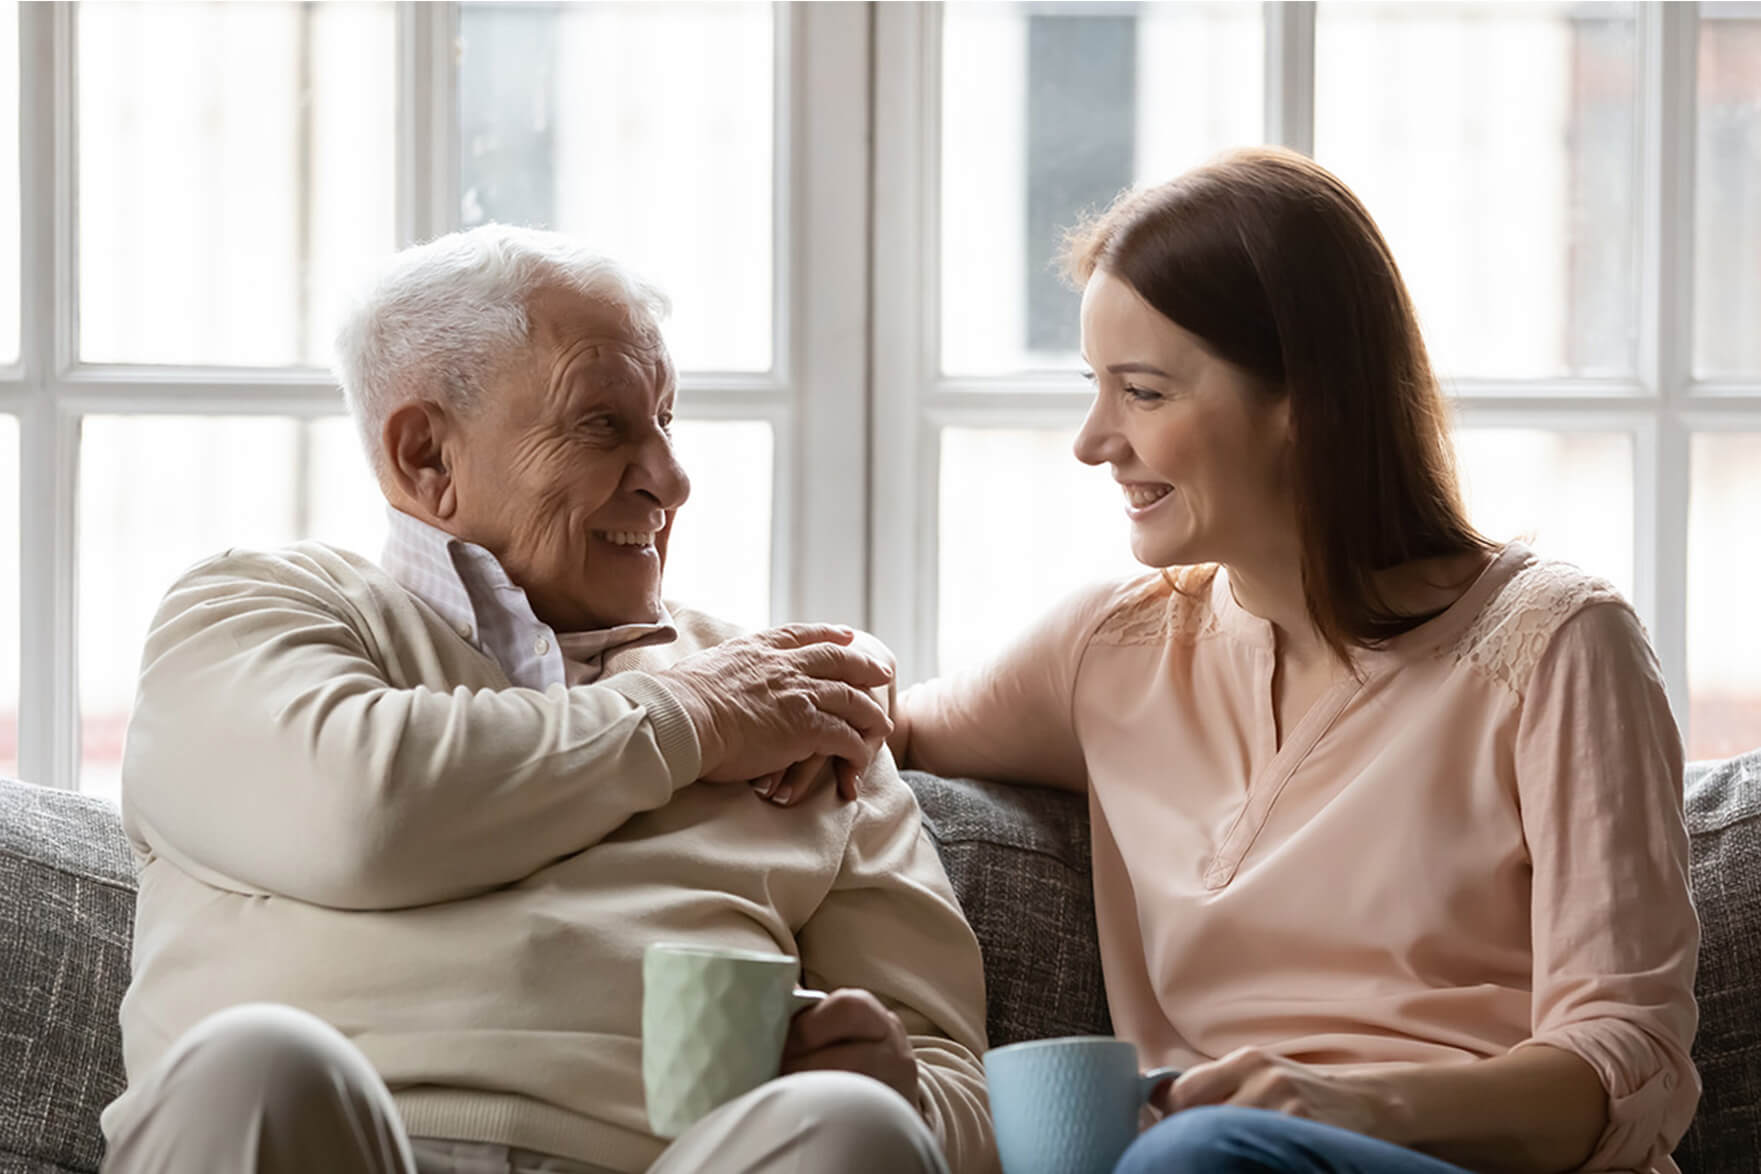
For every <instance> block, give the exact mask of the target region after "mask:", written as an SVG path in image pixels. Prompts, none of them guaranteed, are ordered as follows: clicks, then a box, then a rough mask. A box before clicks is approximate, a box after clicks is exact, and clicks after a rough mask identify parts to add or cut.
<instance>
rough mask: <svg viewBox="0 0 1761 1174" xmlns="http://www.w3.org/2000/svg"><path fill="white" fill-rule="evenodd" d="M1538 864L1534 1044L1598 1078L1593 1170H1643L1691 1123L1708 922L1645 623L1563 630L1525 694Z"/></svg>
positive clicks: (1521, 786) (1677, 743)
mask: <svg viewBox="0 0 1761 1174" xmlns="http://www.w3.org/2000/svg"><path fill="white" fill-rule="evenodd" d="M1516 775H1517V787H1518V792H1519V801H1520V803H1521V806H1522V820H1523V832H1524V837H1525V839H1526V840H1527V843H1528V849H1529V858H1530V862H1531V865H1532V868H1533V881H1532V887H1533V896H1532V899H1531V909H1530V924H1531V934H1532V936H1533V942H1534V947H1533V948H1534V967H1535V969H1534V995H1533V1007H1534V1012H1533V1016H1534V1018H1533V1024H1534V1026H1533V1028H1532V1035H1531V1037H1530V1039H1529V1040H1527V1041H1525V1044H1523V1045H1519V1047H1525V1046H1528V1045H1536V1044H1544V1045H1547V1046H1549V1047H1553V1048H1557V1049H1560V1050H1562V1051H1566V1052H1570V1053H1572V1054H1573V1055H1575V1056H1577V1057H1578V1058H1579V1059H1581V1060H1582V1061H1583V1062H1584V1063H1586V1064H1587V1065H1588V1066H1589V1067H1590V1068H1591V1069H1593V1070H1594V1071H1595V1073H1596V1075H1597V1076H1598V1078H1599V1079H1600V1080H1601V1083H1602V1086H1603V1089H1604V1091H1605V1093H1606V1096H1607V1098H1608V1121H1607V1124H1606V1127H1605V1129H1604V1130H1603V1133H1602V1135H1601V1137H1600V1138H1599V1139H1598V1140H1597V1143H1596V1147H1595V1152H1594V1154H1592V1155H1591V1157H1590V1160H1589V1165H1590V1168H1591V1169H1643V1168H1645V1167H1646V1166H1647V1165H1648V1164H1650V1163H1651V1162H1654V1161H1655V1160H1657V1159H1658V1158H1660V1157H1663V1156H1664V1155H1666V1154H1668V1153H1669V1152H1670V1151H1671V1150H1672V1149H1674V1147H1675V1145H1676V1143H1677V1142H1679V1141H1680V1140H1681V1138H1682V1135H1683V1134H1684V1133H1685V1132H1686V1131H1687V1128H1688V1125H1689V1123H1690V1122H1691V1121H1692V1120H1693V1116H1694V1108H1695V1106H1696V1104H1697V1103H1698V1101H1699V1094H1700V1082H1699V1078H1698V1076H1697V1075H1696V1073H1695V1071H1694V1065H1693V1061H1692V1059H1691V1058H1690V1055H1689V1049H1690V1047H1691V1046H1692V1043H1693V1038H1694V1030H1695V1027H1696V1026H1697V1023H1698V1014H1697V1010H1696V1007H1695V1004H1694V971H1695V967H1696V964H1697V962H1698V957H1699V940H1700V927H1699V922H1698V920H1697V919H1696V917H1695V915H1694V907H1693V902H1692V899H1691V897H1690V894H1689V889H1688V834H1687V827H1686V823H1685V820H1684V817H1683V814H1682V748H1681V738H1680V735H1679V734H1678V733H1677V731H1676V727H1675V719H1674V718H1673V717H1672V716H1671V714H1670V710H1669V700H1668V698H1667V696H1666V695H1665V693H1664V688H1663V675H1662V672H1661V670H1660V669H1659V668H1658V666H1657V660H1656V657H1655V656H1654V655H1653V654H1652V652H1651V648H1650V645H1649V644H1648V643H1647V642H1646V639H1645V633H1644V630H1643V629H1642V628H1641V627H1640V625H1639V621H1638V618H1637V617H1636V616H1634V615H1633V613H1632V611H1631V610H1630V609H1629V608H1627V607H1626V606H1625V605H1624V604H1619V603H1604V604H1595V605H1592V606H1590V607H1587V608H1585V609H1583V610H1582V611H1580V612H1579V613H1578V614H1577V615H1575V616H1573V617H1572V618H1571V619H1569V620H1567V621H1566V622H1565V623H1564V624H1562V625H1561V626H1560V628H1559V629H1558V631H1557V632H1556V633H1555V634H1554V636H1553V639H1552V641H1551V642H1550V644H1549V645H1548V647H1547V649H1546V651H1545V652H1543V653H1542V655H1541V658H1540V660H1539V662H1538V664H1537V665H1536V668H1535V671H1534V673H1533V674H1532V675H1531V677H1530V679H1529V681H1528V686H1527V688H1526V690H1525V692H1524V701H1523V711H1522V718H1521V721H1520V724H1519V726H1518V730H1517V739H1516Z"/></svg>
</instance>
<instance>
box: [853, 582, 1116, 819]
mask: <svg viewBox="0 0 1761 1174" xmlns="http://www.w3.org/2000/svg"><path fill="white" fill-rule="evenodd" d="M1119 596H1120V591H1119V587H1118V585H1116V584H1107V585H1105V586H1101V587H1091V588H1089V589H1087V590H1085V591H1082V592H1079V593H1078V594H1076V595H1074V596H1072V597H1071V598H1069V599H1066V600H1065V601H1064V602H1063V603H1061V604H1059V605H1058V606H1057V607H1054V608H1053V609H1052V610H1051V611H1050V612H1048V613H1047V614H1046V615H1045V616H1043V617H1042V618H1041V619H1040V620H1039V622H1038V623H1036V624H1034V625H1033V626H1032V627H1030V628H1028V629H1027V630H1026V631H1025V632H1023V633H1021V634H1020V635H1019V636H1017V637H1016V638H1015V640H1013V641H1012V642H1011V643H1010V644H1009V645H1008V647H1006V648H1005V649H1004V650H1003V652H1002V653H1001V654H1000V655H998V656H997V657H996V658H995V659H993V660H992V661H990V663H988V664H985V665H983V666H981V667H979V668H976V669H971V670H968V671H966V672H963V673H959V674H957V675H955V676H952V677H943V678H937V679H936V680H933V681H926V682H924V683H922V684H919V685H914V686H912V687H911V688H909V689H907V690H905V692H904V693H902V694H900V696H899V698H898V702H897V705H896V706H895V709H894V712H893V723H894V726H893V736H892V737H891V738H889V739H888V745H889V746H890V747H891V748H892V751H893V758H894V759H895V760H896V761H897V762H898V764H899V766H900V768H901V769H915V770H927V771H930V772H933V773H935V774H939V775H945V776H949V777H972V778H982V779H995V780H998V781H1006V782H1019V783H1041V784H1045V785H1049V786H1055V787H1063V788H1066V789H1068V790H1073V791H1081V790H1085V789H1086V788H1087V786H1088V771H1087V768H1086V766H1085V765H1084V762H1083V756H1082V747H1081V745H1080V744H1079V743H1078V741H1077V737H1076V726H1075V721H1074V718H1073V715H1072V712H1071V706H1072V697H1073V693H1074V689H1075V683H1076V673H1077V669H1078V668H1079V667H1080V665H1081V662H1082V656H1083V653H1084V652H1085V651H1086V649H1087V647H1088V641H1089V638H1090V637H1091V636H1092V635H1093V634H1094V630H1095V628H1096V627H1097V626H1098V625H1099V624H1100V622H1101V620H1102V619H1104V618H1105V617H1106V615H1107V614H1108V613H1109V611H1110V610H1111V608H1112V606H1114V605H1115V604H1116V602H1117V600H1118V599H1119Z"/></svg>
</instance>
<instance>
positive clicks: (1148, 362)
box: [1076, 269, 1296, 567]
mask: <svg viewBox="0 0 1761 1174" xmlns="http://www.w3.org/2000/svg"><path fill="white" fill-rule="evenodd" d="M1082 356H1083V360H1084V362H1086V363H1087V364H1088V368H1089V371H1090V372H1091V373H1092V374H1090V376H1089V378H1090V379H1091V380H1092V381H1093V382H1094V385H1095V398H1094V403H1093V404H1092V405H1091V406H1090V407H1089V410H1088V418H1087V419H1086V420H1084V421H1083V424H1082V431H1081V432H1080V433H1078V434H1077V437H1076V457H1077V459H1078V460H1080V461H1082V462H1083V463H1084V464H1089V465H1100V464H1107V465H1111V466H1112V468H1113V479H1114V480H1115V481H1117V482H1118V483H1119V488H1120V490H1121V491H1122V492H1123V494H1124V498H1125V513H1126V516H1128V517H1129V518H1130V519H1131V553H1132V554H1134V555H1135V556H1136V557H1137V559H1138V561H1139V562H1141V563H1144V564H1145V565H1147V566H1152V567H1172V566H1184V565H1189V564H1192V563H1203V562H1222V563H1230V564H1238V563H1241V562H1244V561H1259V560H1262V559H1263V558H1264V557H1265V556H1266V555H1268V554H1284V553H1286V552H1288V551H1289V550H1290V549H1291V548H1292V547H1293V545H1294V543H1295V538H1296V517H1295V509H1294V500H1293V497H1292V493H1291V487H1290V475H1289V460H1288V450H1289V437H1290V422H1289V421H1290V414H1289V397H1288V396H1286V395H1283V394H1277V393H1273V392H1270V391H1268V390H1266V389H1265V388H1263V387H1262V386H1260V385H1259V384H1258V383H1257V382H1256V381H1255V380H1254V379H1253V378H1252V377H1250V376H1249V375H1247V374H1246V373H1245V372H1243V371H1242V370H1241V369H1239V368H1237V367H1235V366H1233V365H1232V364H1230V363H1228V362H1225V361H1224V360H1222V359H1219V358H1217V357H1215V356H1214V355H1212V354H1211V353H1210V352H1209V351H1207V350H1206V349H1205V346H1204V344H1203V343H1201V342H1200V341H1199V339H1198V337H1197V336H1196V335H1193V334H1191V333H1189V332H1187V331H1186V330H1183V329H1181V328H1180V327H1179V326H1177V325H1175V324H1174V323H1173V322H1172V321H1170V320H1169V319H1167V318H1165V317H1163V316H1162V314H1161V313H1160V312H1158V311H1157V310H1156V309H1155V308H1154V307H1152V306H1151V305H1150V304H1149V303H1148V302H1146V301H1144V300H1143V298H1142V297H1140V296H1139V295H1138V293H1137V291H1136V290H1135V289H1133V288H1132V287H1131V286H1130V285H1129V284H1128V283H1127V282H1125V281H1124V280H1123V279H1121V278H1119V277H1116V276H1114V275H1113V274H1111V273H1108V272H1106V271H1105V270H1101V269H1097V270H1095V273H1094V276H1092V277H1091V278H1090V279H1089V282H1088V285H1087V287H1086V288H1085V289H1084V290H1083V294H1082Z"/></svg>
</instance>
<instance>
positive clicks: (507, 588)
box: [379, 507, 678, 689]
mask: <svg viewBox="0 0 1761 1174" xmlns="http://www.w3.org/2000/svg"><path fill="white" fill-rule="evenodd" d="M389 513H390V525H389V527H388V529H387V531H386V536H385V550H384V552H383V554H381V556H380V560H379V562H380V565H381V566H382V567H384V568H385V572H386V573H387V574H389V575H390V576H391V577H392V578H393V579H395V580H396V581H397V583H398V585H399V586H401V587H402V588H403V589H404V590H406V591H408V592H409V593H410V594H412V595H414V596H416V597H417V598H418V599H420V600H421V601H422V602H423V603H426V604H427V605H428V606H429V607H431V608H433V609H434V612H435V614H437V615H438V616H440V618H441V619H443V620H445V621H446V622H447V624H448V625H449V626H450V627H451V628H452V630H453V631H454V632H456V633H457V634H458V635H459V637H460V638H461V639H463V640H467V641H469V642H470V643H471V644H473V645H475V646H476V647H477V648H478V649H479V650H480V651H482V652H483V653H485V654H486V655H488V656H489V657H490V658H491V659H492V660H494V661H495V662H496V663H497V664H498V665H500V666H501V670H502V672H504V673H505V674H507V678H508V680H509V681H511V682H512V683H513V684H515V685H520V686H524V687H526V688H530V689H548V688H549V687H550V686H551V685H584V684H591V683H592V682H593V681H596V680H598V679H599V676H600V673H601V672H602V671H603V668H604V663H605V657H606V656H607V655H609V654H610V653H612V652H616V651H620V650H623V649H628V648H633V647H637V646H640V645H644V644H664V643H667V642H669V641H671V640H674V639H676V638H677V637H678V629H677V627H675V626H674V624H673V617H672V615H671V614H670V613H669V612H668V611H667V610H666V609H665V608H664V607H663V608H661V613H660V619H659V621H658V622H655V623H638V624H618V625H615V626H613V627H610V628H600V629H596V630H594V631H588V632H564V633H561V634H558V633H557V632H556V631H554V630H553V629H552V628H551V627H550V625H548V624H546V623H545V622H544V621H542V620H540V619H539V618H538V616H537V615H536V614H535V613H534V612H533V611H532V603H531V601H530V600H529V599H528V598H527V597H526V592H525V590H524V589H523V588H521V587H520V585H519V584H517V583H515V582H514V581H513V580H512V579H510V578H508V574H507V571H506V570H505V569H503V567H502V565H501V562H500V560H498V559H497V558H496V557H495V555H493V554H491V553H490V552H489V551H488V550H487V549H485V548H484V547H482V546H479V545H477V544H476V543H474V542H466V541H465V540H463V539H462V538H458V537H455V536H454V535H451V534H448V533H447V532H446V531H444V530H442V529H440V528H439V527H437V526H431V525H429V524H428V523H427V522H424V521H422V520H421V519H420V518H417V517H413V516H411V515H410V514H406V513H404V512H403V511H402V510H400V509H397V508H396V507H390V508H389Z"/></svg>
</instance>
